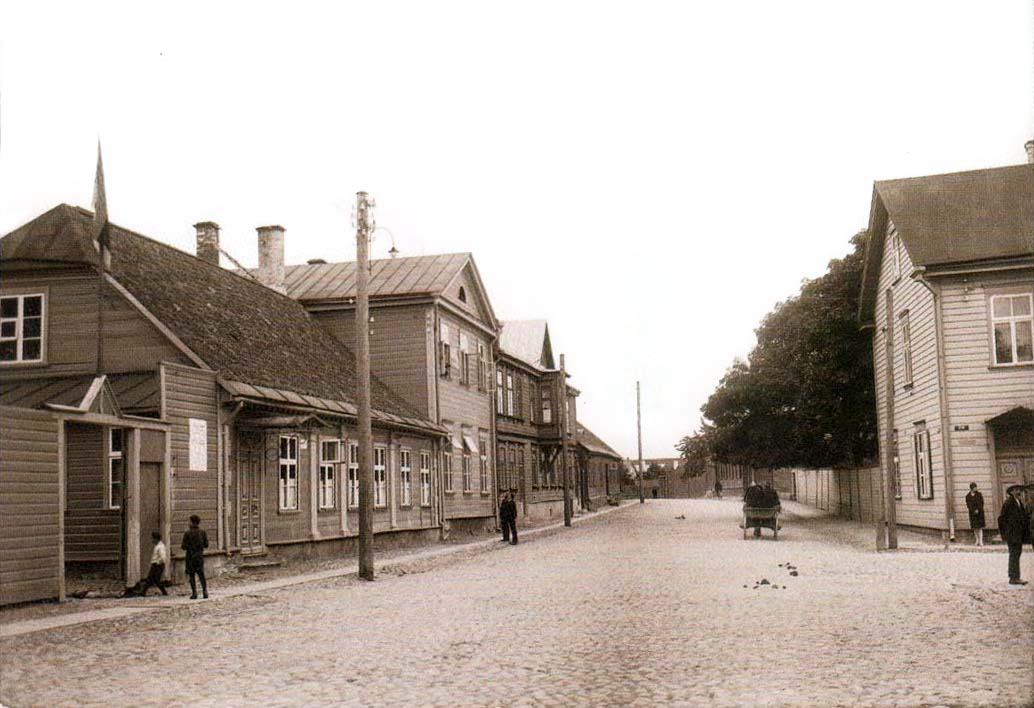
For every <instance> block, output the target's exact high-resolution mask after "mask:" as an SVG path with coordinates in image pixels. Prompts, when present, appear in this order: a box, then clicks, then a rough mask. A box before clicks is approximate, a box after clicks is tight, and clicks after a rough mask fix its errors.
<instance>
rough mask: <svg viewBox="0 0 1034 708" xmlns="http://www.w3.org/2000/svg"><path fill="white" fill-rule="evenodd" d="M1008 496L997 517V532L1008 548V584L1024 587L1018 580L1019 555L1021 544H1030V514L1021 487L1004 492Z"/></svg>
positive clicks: (1012, 487)
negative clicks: (1024, 502)
mask: <svg viewBox="0 0 1034 708" xmlns="http://www.w3.org/2000/svg"><path fill="white" fill-rule="evenodd" d="M1005 491H1006V493H1007V494H1008V496H1007V497H1006V498H1005V503H1004V504H1002V513H1001V514H999V515H998V532H999V533H1000V534H1001V535H1002V539H1003V540H1004V541H1005V542H1006V544H1008V546H1009V584H1010V585H1026V584H1027V581H1026V580H1020V555H1021V554H1022V553H1023V544H1024V543H1030V542H1031V535H1030V514H1029V512H1028V511H1027V507H1026V506H1025V505H1024V504H1023V496H1022V495H1023V485H1022V484H1014V485H1012V486H1011V487H1009V488H1008V489H1006V490H1005Z"/></svg>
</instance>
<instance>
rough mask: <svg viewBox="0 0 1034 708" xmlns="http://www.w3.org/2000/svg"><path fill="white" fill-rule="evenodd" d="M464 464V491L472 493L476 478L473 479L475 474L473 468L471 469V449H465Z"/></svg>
mask: <svg viewBox="0 0 1034 708" xmlns="http://www.w3.org/2000/svg"><path fill="white" fill-rule="evenodd" d="M462 465H463V469H462V482H463V493H464V494H470V493H471V492H473V491H474V487H473V484H474V479H473V475H472V474H471V469H470V465H471V457H470V451H469V450H464V451H463V462H462Z"/></svg>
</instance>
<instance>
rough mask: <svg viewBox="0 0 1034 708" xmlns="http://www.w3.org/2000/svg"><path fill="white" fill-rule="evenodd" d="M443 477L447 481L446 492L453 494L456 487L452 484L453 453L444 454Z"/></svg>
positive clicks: (446, 452)
mask: <svg viewBox="0 0 1034 708" xmlns="http://www.w3.org/2000/svg"><path fill="white" fill-rule="evenodd" d="M442 477H443V478H444V480H445V491H447V492H452V491H454V490H455V487H454V486H453V484H452V452H451V451H445V452H442Z"/></svg>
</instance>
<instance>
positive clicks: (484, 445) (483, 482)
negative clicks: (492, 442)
mask: <svg viewBox="0 0 1034 708" xmlns="http://www.w3.org/2000/svg"><path fill="white" fill-rule="evenodd" d="M478 444H479V448H478V449H479V450H480V451H481V455H480V458H481V459H480V462H481V466H480V467H479V468H478V472H479V473H480V477H479V478H478V483H479V487H480V489H481V493H482V494H488V493H489V492H491V491H492V485H490V484H489V483H488V440H487V439H485V437H484V436H482V437H481V438H480V439H479V440H478Z"/></svg>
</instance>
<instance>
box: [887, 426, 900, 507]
mask: <svg viewBox="0 0 1034 708" xmlns="http://www.w3.org/2000/svg"><path fill="white" fill-rule="evenodd" d="M890 466H891V472H892V473H893V475H894V498H895V499H901V449H900V444H899V441H898V431H897V430H896V429H895V430H894V431H893V433H892V441H891V448H890Z"/></svg>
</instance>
